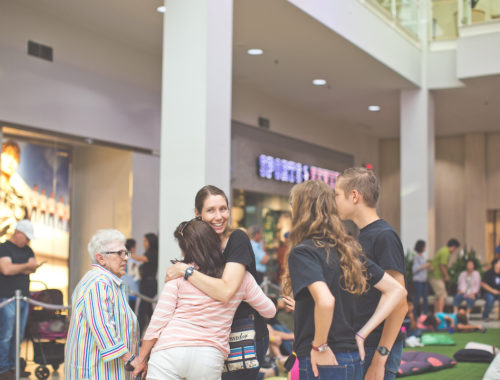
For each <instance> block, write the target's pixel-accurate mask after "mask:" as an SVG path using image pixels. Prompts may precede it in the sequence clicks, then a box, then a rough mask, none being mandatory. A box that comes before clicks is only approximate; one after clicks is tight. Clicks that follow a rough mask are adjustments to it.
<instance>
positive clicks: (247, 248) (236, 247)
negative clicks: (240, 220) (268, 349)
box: [224, 230, 269, 339]
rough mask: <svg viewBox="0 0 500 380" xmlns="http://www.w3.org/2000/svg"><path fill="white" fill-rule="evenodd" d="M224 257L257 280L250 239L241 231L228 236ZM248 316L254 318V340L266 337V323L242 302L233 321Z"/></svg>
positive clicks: (267, 333) (227, 261)
mask: <svg viewBox="0 0 500 380" xmlns="http://www.w3.org/2000/svg"><path fill="white" fill-rule="evenodd" d="M224 257H225V258H226V263H239V264H243V265H244V266H245V267H246V269H247V271H248V272H250V274H251V275H252V276H253V278H255V279H256V278H257V270H256V269H255V255H254V253H253V250H252V245H251V244H250V239H249V238H248V236H247V235H246V234H245V233H244V232H243V231H241V230H236V231H234V232H233V233H232V234H231V236H229V240H228V241H227V244H226V248H225V249H224ZM249 315H253V316H254V318H255V338H256V339H260V338H264V337H266V336H268V335H269V332H268V330H267V326H266V321H265V320H264V318H262V317H261V316H260V314H259V313H257V312H256V311H255V310H254V309H253V308H252V307H251V306H250V305H249V304H247V303H246V302H242V303H241V304H240V306H238V309H236V313H235V314H234V319H241V318H248V316H249Z"/></svg>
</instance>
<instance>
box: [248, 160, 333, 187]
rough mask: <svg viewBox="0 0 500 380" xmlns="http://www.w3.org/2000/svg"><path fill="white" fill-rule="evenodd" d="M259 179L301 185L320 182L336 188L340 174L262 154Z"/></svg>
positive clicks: (259, 162) (258, 166)
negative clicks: (315, 181)
mask: <svg viewBox="0 0 500 380" xmlns="http://www.w3.org/2000/svg"><path fill="white" fill-rule="evenodd" d="M257 171H258V174H259V177H261V178H265V179H274V180H276V181H280V182H288V183H301V182H304V181H308V180H310V179H311V180H313V179H314V180H320V181H323V182H325V183H326V184H327V185H329V186H330V187H331V188H332V189H334V188H335V184H336V182H337V177H338V175H339V172H336V171H334V170H328V169H323V168H318V167H316V166H309V165H307V164H301V163H300V162H295V161H290V160H285V159H283V158H277V157H272V156H268V155H265V154H261V155H260V156H259V159H258V162H257Z"/></svg>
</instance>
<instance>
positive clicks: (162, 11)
mask: <svg viewBox="0 0 500 380" xmlns="http://www.w3.org/2000/svg"><path fill="white" fill-rule="evenodd" d="M156 10H157V11H158V12H160V13H165V6H164V5H160V6H159V7H158V8H156Z"/></svg>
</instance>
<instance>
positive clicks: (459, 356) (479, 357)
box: [453, 348, 494, 363]
mask: <svg viewBox="0 0 500 380" xmlns="http://www.w3.org/2000/svg"><path fill="white" fill-rule="evenodd" d="M453 357H454V358H455V360H456V361H458V362H471V363H491V361H492V360H493V357H494V355H493V354H492V353H491V352H488V351H485V350H476V349H473V348H468V349H467V348H463V349H461V350H458V351H457V352H455V353H454V354H453Z"/></svg>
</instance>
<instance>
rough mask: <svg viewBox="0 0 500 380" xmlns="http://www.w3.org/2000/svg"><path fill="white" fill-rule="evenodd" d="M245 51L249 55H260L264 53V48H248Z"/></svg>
mask: <svg viewBox="0 0 500 380" xmlns="http://www.w3.org/2000/svg"><path fill="white" fill-rule="evenodd" d="M247 53H248V54H250V55H262V54H264V50H262V49H248V51H247Z"/></svg>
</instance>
